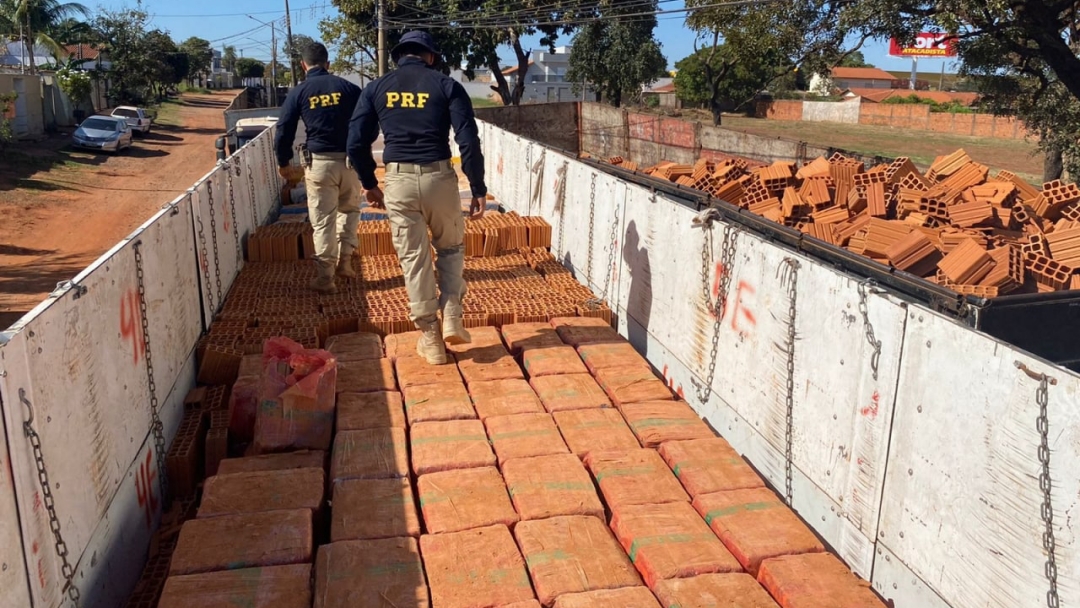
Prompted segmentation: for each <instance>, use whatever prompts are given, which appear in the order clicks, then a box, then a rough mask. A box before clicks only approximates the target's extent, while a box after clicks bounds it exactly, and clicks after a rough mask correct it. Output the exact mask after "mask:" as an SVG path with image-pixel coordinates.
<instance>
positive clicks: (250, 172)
mask: <svg viewBox="0 0 1080 608" xmlns="http://www.w3.org/2000/svg"><path fill="white" fill-rule="evenodd" d="M245 158H247V160H248V163H247V176H248V194H249V201H248V202H250V203H251V226H252V227H253V228H257V227H258V226H259V207H258V205H256V203H255V167H254V164H253V163H252V162H251V155H250V154H248V155H246V156H245ZM237 162H239V161H237ZM234 219H235V218H234Z"/></svg>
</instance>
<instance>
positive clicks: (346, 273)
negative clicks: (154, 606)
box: [337, 254, 356, 279]
mask: <svg viewBox="0 0 1080 608" xmlns="http://www.w3.org/2000/svg"><path fill="white" fill-rule="evenodd" d="M337 276H339V277H341V278H343V279H355V278H356V269H355V268H353V259H352V254H349V255H345V254H342V255H341V258H340V259H339V260H338V265H337Z"/></svg>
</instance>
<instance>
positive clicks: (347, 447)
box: [330, 428, 409, 481]
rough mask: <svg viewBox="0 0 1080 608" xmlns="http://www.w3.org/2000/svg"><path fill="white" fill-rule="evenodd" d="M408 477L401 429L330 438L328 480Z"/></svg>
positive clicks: (405, 450)
mask: <svg viewBox="0 0 1080 608" xmlns="http://www.w3.org/2000/svg"><path fill="white" fill-rule="evenodd" d="M408 475H409V446H408V443H407V442H406V441H405V429H400V428H383V429H366V430H363V431H342V432H340V433H338V434H337V435H335V436H334V450H333V454H332V456H331V458H330V479H331V480H334V481H337V480H338V479H393V478H396V477H408Z"/></svg>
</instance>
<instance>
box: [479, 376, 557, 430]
mask: <svg viewBox="0 0 1080 608" xmlns="http://www.w3.org/2000/svg"><path fill="white" fill-rule="evenodd" d="M469 394H470V395H471V396H472V400H473V405H474V406H475V407H476V413H477V415H478V416H480V419H481V420H486V419H488V418H490V417H492V416H508V415H511V414H542V413H543V412H544V406H543V405H542V404H541V403H540V399H539V398H538V397H537V396H536V393H534V392H533V390H532V387H531V386H529V383H528V382H525V381H524V380H521V379H513V380H493V381H491V382H474V383H472V384H470V385H469Z"/></svg>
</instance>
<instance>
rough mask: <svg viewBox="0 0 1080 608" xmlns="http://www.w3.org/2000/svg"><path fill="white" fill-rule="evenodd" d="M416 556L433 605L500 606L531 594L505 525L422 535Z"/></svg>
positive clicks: (461, 607) (462, 607)
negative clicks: (421, 559) (424, 574)
mask: <svg viewBox="0 0 1080 608" xmlns="http://www.w3.org/2000/svg"><path fill="white" fill-rule="evenodd" d="M519 525H520V524H519ZM420 555H421V556H422V557H423V559H424V571H425V572H426V573H427V579H428V585H429V586H430V589H431V605H432V608H476V607H477V606H505V605H509V604H514V603H515V602H526V601H529V600H532V599H535V598H536V596H535V595H533V590H532V585H530V584H529V575H528V574H527V573H526V572H525V560H523V559H522V558H521V553H520V552H519V551H518V548H517V545H516V544H514V538H513V537H512V536H510V530H509V529H507V527H506V526H501V525H500V526H489V527H486V528H476V529H473V530H466V531H464V532H451V533H448V534H425V535H424V536H421V537H420Z"/></svg>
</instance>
